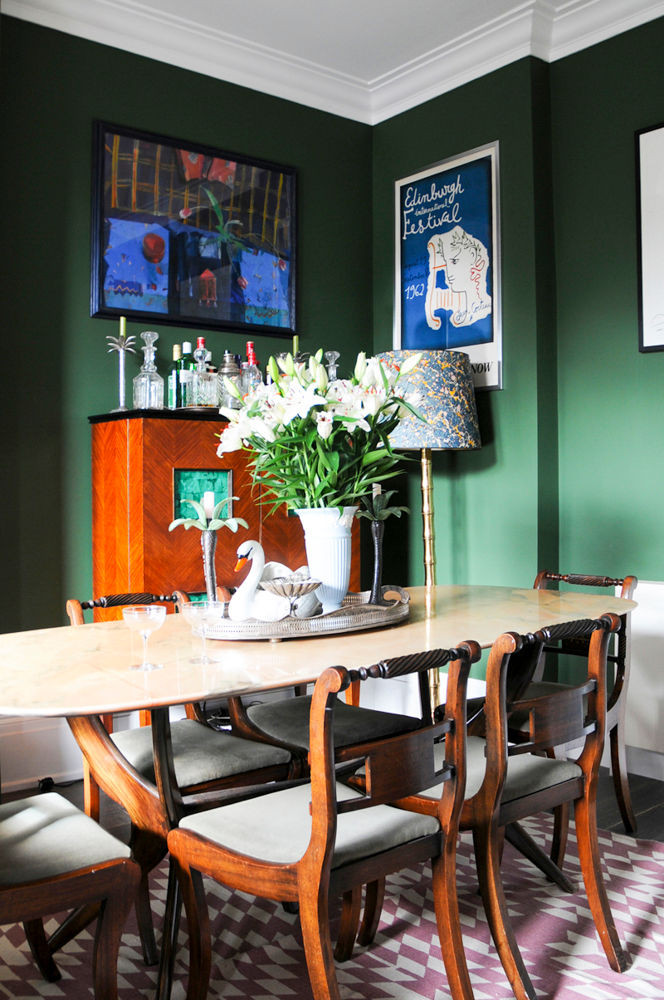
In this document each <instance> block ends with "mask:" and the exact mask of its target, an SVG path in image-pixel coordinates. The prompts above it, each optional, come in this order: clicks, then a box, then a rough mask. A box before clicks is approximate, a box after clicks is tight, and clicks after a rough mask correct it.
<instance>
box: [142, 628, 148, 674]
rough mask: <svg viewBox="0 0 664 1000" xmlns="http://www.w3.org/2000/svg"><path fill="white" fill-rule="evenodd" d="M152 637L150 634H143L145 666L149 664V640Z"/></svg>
mask: <svg viewBox="0 0 664 1000" xmlns="http://www.w3.org/2000/svg"><path fill="white" fill-rule="evenodd" d="M149 636H150V633H149V632H141V639H142V640H143V666H145V664H146V663H147V662H148V638H149Z"/></svg>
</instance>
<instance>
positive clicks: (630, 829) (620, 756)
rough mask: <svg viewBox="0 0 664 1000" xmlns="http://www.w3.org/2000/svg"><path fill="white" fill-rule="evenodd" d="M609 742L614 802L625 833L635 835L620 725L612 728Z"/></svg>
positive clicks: (623, 741)
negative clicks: (614, 793)
mask: <svg viewBox="0 0 664 1000" xmlns="http://www.w3.org/2000/svg"><path fill="white" fill-rule="evenodd" d="M609 737H610V741H611V773H612V774H613V787H614V788H615V792H616V801H617V803H618V808H619V809H620V815H621V816H622V821H623V826H624V827H625V833H631V834H635V833H636V826H637V825H636V816H635V815H634V810H633V808H632V796H631V793H630V790H629V780H628V777H627V755H626V753H625V740H624V737H623V732H622V728H621V724H620V723H618V725H617V726H614V727H613V729H612V730H611V732H610V734H609Z"/></svg>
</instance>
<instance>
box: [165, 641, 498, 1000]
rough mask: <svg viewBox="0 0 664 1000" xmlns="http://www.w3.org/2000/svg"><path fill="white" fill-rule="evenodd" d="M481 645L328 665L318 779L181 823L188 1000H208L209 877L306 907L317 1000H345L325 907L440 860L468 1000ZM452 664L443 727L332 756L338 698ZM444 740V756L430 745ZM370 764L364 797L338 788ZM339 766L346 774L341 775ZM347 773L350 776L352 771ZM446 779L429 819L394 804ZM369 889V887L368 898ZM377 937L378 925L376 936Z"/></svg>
mask: <svg viewBox="0 0 664 1000" xmlns="http://www.w3.org/2000/svg"><path fill="white" fill-rule="evenodd" d="M479 655H480V648H479V646H478V645H477V643H474V642H469V643H464V644H461V645H460V646H459V648H458V649H452V650H436V651H434V652H432V653H430V654H424V655H419V656H418V655H413V656H408V657H399V658H396V659H393V660H385V661H383V662H381V663H379V664H377V665H376V666H374V667H371V668H369V669H366V670H364V669H363V670H358V671H355V670H346V669H345V668H343V667H330V668H328V669H327V670H326V671H325V672H324V673H323V674H322V675H321V676H320V677H319V679H318V681H317V682H316V686H315V688H314V693H313V697H312V700H311V713H310V729H311V733H310V739H309V741H308V742H309V745H310V759H311V780H310V781H307V782H304V783H299V784H298V785H296V786H294V787H290V788H287V789H279V790H277V791H274V792H269V793H268V794H266V795H263V796H261V797H260V798H256V799H252V800H249V801H247V802H244V803H238V804H233V805H228V806H222V807H220V808H217V809H214V810H212V811H210V812H206V813H201V814H199V815H197V816H191V817H187V818H185V819H183V820H182V821H181V822H180V824H179V826H178V827H177V828H176V829H174V830H172V831H171V833H170V834H169V837H168V848H169V851H170V852H171V857H172V858H173V859H174V861H175V863H176V865H177V870H178V877H179V879H180V881H181V886H182V893H183V899H184V903H185V909H186V913H187V919H188V925H189V989H188V993H187V998H188V1000H203V998H204V997H206V996H207V991H208V983H209V976H210V968H211V941H210V927H209V917H208V912H207V906H206V902H205V893H204V888H203V881H202V877H201V876H202V875H207V876H210V877H211V878H214V879H216V880H217V881H219V882H222V883H224V884H225V885H228V886H230V887H232V888H234V889H237V890H239V891H243V892H249V893H252V894H256V893H257V894H260V895H261V896H264V897H267V898H269V899H274V900H284V899H286V900H291V901H293V902H294V903H297V904H298V908H299V915H300V923H301V927H302V937H303V943H304V951H305V957H306V962H307V967H308V970H309V978H310V982H311V988H312V992H313V995H314V998H315V1000H339V996H340V994H339V987H338V983H337V978H336V972H335V966H334V959H333V951H332V942H331V939H330V924H329V912H328V909H329V908H328V903H329V900H330V899H334V897H335V896H338V895H342V894H343V895H348V894H353V893H355V894H357V893H358V892H359V891H360V890H361V886H362V885H363V884H367V885H368V886H374V885H375V884H376V883H377V881H380V879H382V878H383V877H384V876H385V875H386V874H388V873H391V872H396V871H399V870H401V869H402V868H403V867H405V866H411V865H413V864H416V863H418V862H421V861H425V860H429V859H431V860H432V865H433V887H434V906H435V912H436V918H437V923H438V931H439V935H440V941H441V946H442V953H443V959H444V962H445V967H446V970H447V975H448V979H449V982H450V986H451V989H452V992H453V995H454V996H455V997H456V998H460V1000H471V998H472V996H473V993H472V988H471V984H470V979H469V976H468V970H467V967H466V962H465V956H464V950H463V942H462V938H461V931H460V924H459V916H458V911H457V897H456V871H455V867H456V842H457V818H458V813H459V810H460V808H461V803H462V801H463V788H464V759H465V754H464V743H465V725H464V723H465V700H466V684H467V679H468V674H469V670H470V665H471V663H472V662H475V661H476V660H477V659H478V658H479ZM448 662H449V663H450V691H451V692H452V691H453V696H451V697H450V698H449V699H448V710H447V714H446V717H445V719H444V720H443V721H442V722H440V723H437V724H435V725H430V726H427V727H424V728H419V729H417V730H414V731H411V732H407V733H401V734H399V735H391V736H388V737H387V738H385V739H378V740H373V741H366V742H365V743H364V744H362V745H357V746H354V747H353V748H352V749H346V750H343V749H337V750H336V751H335V736H334V726H335V721H336V712H337V708H338V707H339V702H338V700H337V695H338V694H339V693H340V692H342V691H344V690H346V689H347V688H348V686H349V684H351V683H353V682H355V681H358V680H359V681H363V680H365V679H366V678H367V677H375V678H389V677H395V676H401V675H403V674H407V673H412V672H416V671H417V672H420V671H424V672H426V671H427V670H428V669H429V668H431V667H434V666H435V667H438V666H442V665H444V664H445V663H448ZM443 738H444V745H443V749H442V751H441V755H442V759H441V760H440V761H439V763H438V764H436V763H435V754H434V748H435V747H436V746H438V745H439V743H440V741H441V740H442V739H443ZM360 767H363V768H364V774H365V782H364V790H362V791H360V790H357V789H354V788H351V787H349V785H348V784H347V783H346V782H343V783H342V782H341V781H339V780H337V779H338V777H339V776H340V773H341V774H344V776H345V777H346V778H349V776H350V772H351V771H353V772H354V771H356V770H357V769H359V768H360ZM339 768H341V769H342V771H341V772H339V770H338V769H339ZM344 769H345V770H344ZM433 781H440V782H441V786H442V791H441V795H440V797H439V801H438V803H437V806H436V809H435V810H433V811H432V814H431V815H430V816H417V817H416V815H415V814H414V813H409V812H407V811H405V810H401V809H395V808H393V807H392V806H390V805H389V803H391V802H392V801H393V800H394V799H395V798H401V797H402V796H404V795H405V794H408V792H409V791H410V792H412V791H415V790H416V789H418V788H422V787H425V786H427V785H428V784H429V783H431V782H433ZM370 893H371V888H370V889H369V894H370ZM371 930H373V929H371Z"/></svg>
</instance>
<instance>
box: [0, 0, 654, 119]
mask: <svg viewBox="0 0 664 1000" xmlns="http://www.w3.org/2000/svg"><path fill="white" fill-rule="evenodd" d="M183 6H184V5H183ZM3 11H4V13H5V14H8V15H10V16H13V17H18V18H21V19H23V20H27V21H32V22H34V23H35V24H40V25H42V26H43V27H47V28H53V29H55V30H57V31H64V32H66V33H67V34H72V35H77V36H79V37H81V38H86V39H88V40H89V41H93V42H99V43H101V44H104V45H110V46H112V47H114V48H119V49H124V50H126V51H129V52H133V53H135V54H136V55H140V56H145V57H147V58H149V59H156V60H158V61H159V62H165V63H168V64H170V65H172V66H179V67H181V68H183V69H188V70H192V71H194V72H197V73H203V74H205V75H207V76H210V77H213V78H216V79H219V80H225V81H227V82H229V83H234V84H238V85H239V86H243V87H248V88H250V89H252V90H258V91H261V92H262V93H265V94H270V95H271V96H273V97H278V98H283V99H285V100H288V101H293V102H294V103H296V104H303V105H306V106H309V107H313V108H317V109H318V110H320V111H327V112H330V113H332V114H336V115H340V116H342V117H344V118H350V119H352V120H354V121H359V122H363V123H365V124H369V125H374V124H377V123H378V122H380V121H384V120H386V119H387V118H391V117H393V116H394V115H396V114H400V113H401V112H403V111H408V110H410V109H411V108H413V107H415V106H417V105H418V104H422V103H423V102H424V101H427V100H430V99H432V98H434V97H438V96H440V95H441V94H444V93H447V92H448V91H450V90H453V89H454V88H455V87H459V86H462V85H463V84H465V83H468V82H469V81H471V80H474V79H477V78H478V77H480V76H484V75H485V74H486V73H490V72H492V71H494V70H496V69H500V68H501V67H502V66H506V65H508V64H509V63H510V62H513V61H514V60H516V59H520V58H523V57H524V56H528V55H533V56H536V57H538V58H540V59H543V60H544V61H545V62H553V61H555V60H556V59H560V58H562V57H563V56H566V55H570V54H572V53H574V52H577V51H580V50H581V49H583V48H587V47H588V46H590V45H594V44H596V43H598V42H600V41H604V40H605V39H607V38H610V37H611V36H612V35H616V34H619V33H621V32H623V31H627V30H628V29H630V28H633V27H637V26H638V25H640V24H643V23H645V22H647V21H650V20H653V19H655V18H656V17H660V16H662V15H664V0H567V2H555V0H522V2H521V3H519V2H518V0H517V2H515V5H514V7H513V8H512V10H511V11H509V12H508V13H507V14H505V15H503V16H501V17H498V18H495V19H493V20H490V21H488V22H486V23H485V24H483V25H482V26H481V27H480V28H478V29H477V30H474V31H472V32H468V33H467V34H464V35H460V36H458V37H457V38H454V39H452V40H450V41H449V42H448V43H446V44H445V45H443V46H441V47H439V48H437V49H434V50H433V51H431V52H427V53H425V54H423V55H422V56H420V57H418V58H417V59H415V60H413V61H412V62H410V63H408V64H405V65H401V66H397V67H395V68H394V69H393V70H392V71H390V72H389V73H386V74H384V75H383V76H381V77H379V78H377V79H375V80H362V79H360V78H356V77H353V76H349V75H348V74H346V73H341V72H337V71H335V70H334V69H330V68H328V67H324V66H320V65H317V64H315V63H312V62H310V61H308V60H306V59H301V58H297V57H293V56H287V55H285V54H284V53H282V52H279V51H276V50H274V49H270V48H268V47H266V46H262V45H258V44H256V43H254V42H250V41H247V40H246V39H242V38H239V37H237V36H234V35H231V34H228V33H226V32H222V31H219V30H215V29H214V28H211V27H210V26H208V25H206V26H203V25H200V24H196V23H195V22H193V21H191V20H189V19H188V18H187V17H185V16H183V17H179V16H174V15H172V14H166V13H163V12H162V11H159V10H157V9H155V8H154V7H150V6H148V5H147V4H142V3H139V2H137V0H3Z"/></svg>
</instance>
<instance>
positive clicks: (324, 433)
mask: <svg viewBox="0 0 664 1000" xmlns="http://www.w3.org/2000/svg"><path fill="white" fill-rule="evenodd" d="M333 423H334V415H333V414H332V413H330V412H329V411H327V410H320V411H319V412H318V413H317V414H316V430H317V431H318V434H319V436H320V437H322V439H323V440H324V441H325V440H326V438H329V436H330V434H331V433H332V427H333Z"/></svg>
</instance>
